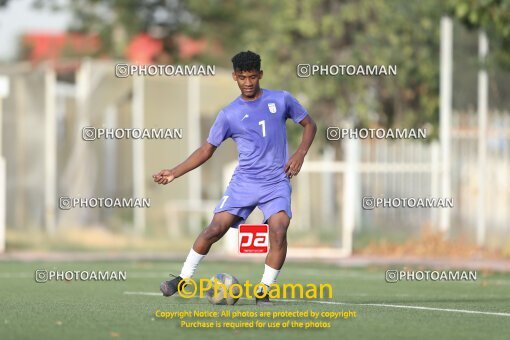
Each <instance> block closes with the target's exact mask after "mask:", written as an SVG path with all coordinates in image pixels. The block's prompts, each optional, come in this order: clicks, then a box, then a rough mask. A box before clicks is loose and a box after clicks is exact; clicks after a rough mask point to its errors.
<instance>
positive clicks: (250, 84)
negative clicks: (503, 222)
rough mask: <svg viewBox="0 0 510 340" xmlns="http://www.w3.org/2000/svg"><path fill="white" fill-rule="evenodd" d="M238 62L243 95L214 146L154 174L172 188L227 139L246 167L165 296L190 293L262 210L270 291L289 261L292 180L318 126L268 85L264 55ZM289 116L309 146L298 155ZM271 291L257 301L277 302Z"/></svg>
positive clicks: (224, 117) (225, 113)
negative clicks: (200, 271)
mask: <svg viewBox="0 0 510 340" xmlns="http://www.w3.org/2000/svg"><path fill="white" fill-rule="evenodd" d="M232 64H233V67H234V72H233V73H232V78H233V79H234V81H236V82H237V85H238V86H239V89H240V90H241V95H240V96H239V97H237V98H236V99H235V100H234V101H233V102H232V103H230V104H229V105H228V106H227V107H225V108H223V109H222V110H221V111H220V112H219V113H218V116H217V117H216V121H215V122H214V124H213V126H212V128H211V130H210V133H209V137H208V138H207V141H206V142H205V143H204V144H203V145H202V146H201V147H200V148H198V149H197V150H196V151H194V152H193V153H192V154H191V155H190V156H189V157H188V158H187V159H186V160H185V161H184V162H182V163H181V164H179V165H177V166H176V167H174V168H173V169H166V170H161V171H160V172H158V173H157V174H154V175H153V178H154V181H155V182H157V183H159V184H168V183H170V182H172V181H173V180H174V179H176V178H178V177H180V176H182V175H184V174H185V173H187V172H188V171H191V170H193V169H195V168H196V167H198V166H200V165H202V164H203V163H205V162H206V161H207V160H208V159H209V158H210V157H211V156H212V155H213V153H214V151H215V150H216V148H217V147H218V146H220V144H221V143H222V142H223V141H224V140H225V139H227V138H232V139H233V140H234V141H235V142H236V144H237V149H238V152H239V165H238V166H237V168H236V170H235V172H234V174H233V176H232V179H231V180H230V183H229V185H228V187H227V189H226V192H225V194H224V196H223V197H222V198H221V199H220V201H219V203H218V205H217V206H216V208H215V210H214V217H213V219H212V221H211V223H210V224H209V226H208V227H207V228H205V229H204V230H203V231H202V232H201V233H200V235H198V237H197V239H196V241H195V243H194V244H193V247H192V248H191V250H190V252H189V254H188V257H187V258H186V261H185V262H184V265H183V267H182V271H181V273H180V275H179V276H177V277H175V278H174V279H172V280H170V281H164V282H163V283H161V287H160V289H161V292H162V293H163V295H164V296H171V295H173V294H175V293H176V292H177V290H178V289H179V288H182V287H179V283H180V282H181V281H182V280H184V279H187V278H191V277H192V276H193V274H194V272H195V270H196V268H197V266H198V264H199V263H200V261H201V260H202V259H203V258H204V257H205V256H206V255H207V253H208V252H209V249H210V248H211V246H212V244H213V243H215V242H216V241H218V240H219V239H220V238H222V237H223V235H224V234H225V233H226V232H227V230H228V229H229V228H232V227H237V226H238V225H239V224H240V223H242V222H243V221H245V220H246V219H247V218H248V216H249V215H250V214H251V212H252V211H253V210H254V209H255V207H259V208H260V210H262V213H263V214H264V223H267V224H268V225H269V252H268V254H267V257H266V263H265V270H264V274H263V275H262V279H261V283H263V284H265V285H266V286H268V287H269V286H270V285H271V284H273V283H275V282H276V279H277V277H278V274H279V273H280V269H281V268H282V266H283V263H284V262H285V257H286V254H287V228H288V227H289V223H290V219H291V217H292V212H291V205H290V202H291V197H290V196H291V191H292V189H291V185H290V179H291V178H292V177H293V176H296V175H297V174H298V173H299V171H300V169H301V166H302V165H303V161H304V158H305V155H306V154H307V152H308V149H309V148H310V145H311V144H312V142H313V139H314V137H315V132H316V131H317V127H316V125H315V122H314V121H313V120H312V118H311V117H310V116H309V115H308V113H307V111H306V110H305V109H304V108H303V106H301V104H300V103H299V102H298V101H297V100H296V99H295V98H294V97H293V96H292V95H291V94H290V93H288V92H286V91H274V90H268V89H261V88H260V84H259V82H260V79H262V75H263V72H262V70H261V69H260V56H259V55H258V54H256V53H254V52H251V51H247V52H241V53H238V54H237V55H235V56H234V57H233V58H232ZM289 118H290V119H292V120H293V121H294V122H295V123H297V124H300V125H301V126H303V128H304V129H303V135H302V141H301V144H300V145H299V147H298V149H297V151H296V152H295V153H294V154H293V155H292V156H291V157H290V158H289V157H288V150H287V132H286V127H285V121H286V120H287V119H289ZM181 286H183V284H181ZM267 291H268V290H265V292H266V294H265V295H264V296H263V297H261V298H256V303H257V304H270V303H271V302H270V301H269V298H268V294H267ZM259 293H260V292H259ZM257 295H259V294H257ZM261 295H263V294H261Z"/></svg>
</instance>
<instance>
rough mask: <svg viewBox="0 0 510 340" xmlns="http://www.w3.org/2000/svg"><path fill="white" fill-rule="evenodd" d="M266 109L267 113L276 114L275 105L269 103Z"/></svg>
mask: <svg viewBox="0 0 510 340" xmlns="http://www.w3.org/2000/svg"><path fill="white" fill-rule="evenodd" d="M267 107H268V108H269V112H271V113H276V104H275V103H269V104H267Z"/></svg>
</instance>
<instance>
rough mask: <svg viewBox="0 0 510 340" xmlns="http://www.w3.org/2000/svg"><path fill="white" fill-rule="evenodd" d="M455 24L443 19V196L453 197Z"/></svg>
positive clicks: (445, 214) (446, 214)
mask: <svg viewBox="0 0 510 340" xmlns="http://www.w3.org/2000/svg"><path fill="white" fill-rule="evenodd" d="M452 46H453V22H452V19H451V18H449V17H447V16H444V17H442V18H441V51H440V58H441V60H440V86H439V87H440V95H439V97H440V110H439V116H440V140H441V154H442V157H441V168H442V169H441V170H442V171H441V176H442V185H441V188H442V190H441V196H442V197H443V198H447V197H450V196H451V179H450V178H451V174H450V171H451V166H450V149H451V118H452V48H453V47H452ZM439 226H440V229H441V231H442V232H444V233H448V231H449V229H450V209H441V219H440V223H439Z"/></svg>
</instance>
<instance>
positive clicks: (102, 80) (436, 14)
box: [0, 0, 510, 259]
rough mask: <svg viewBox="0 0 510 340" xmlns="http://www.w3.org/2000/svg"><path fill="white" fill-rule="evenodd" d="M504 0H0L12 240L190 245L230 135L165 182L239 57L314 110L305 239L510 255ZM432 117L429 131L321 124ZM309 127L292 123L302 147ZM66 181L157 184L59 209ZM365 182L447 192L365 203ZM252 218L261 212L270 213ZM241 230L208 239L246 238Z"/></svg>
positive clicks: (51, 244) (218, 193) (0, 99)
mask: <svg viewBox="0 0 510 340" xmlns="http://www.w3.org/2000/svg"><path fill="white" fill-rule="evenodd" d="M509 23H510V1H508V0H483V1H482V0H479V1H476V0H458V1H439V0H432V1H406V0H387V1H369V0H358V1H348V0H338V1H334V0H312V1H306V2H305V1H303V2H301V1H277V0H268V1H264V2H261V1H254V0H253V1H252V0H247V1H228V0H227V1H215V0H208V1H198V0H189V1H184V0H141V1H130V0H124V1H121V0H78V1H71V0H59V1H57V0H55V1H51V0H47V1H42V0H40V1H35V0H16V1H14V0H10V1H9V0H0V41H1V44H0V119H1V120H0V122H1V125H0V127H1V128H0V132H1V137H0V142H1V148H0V150H1V156H2V161H1V162H0V165H1V166H0V175H1V176H0V177H1V178H0V184H1V185H0V195H1V198H0V203H1V204H0V247H2V248H1V249H2V251H4V252H6V253H7V254H9V253H13V252H24V251H27V252H30V251H38V252H39V251H129V252H132V251H140V252H159V253H176V254H180V253H182V254H185V252H187V250H189V248H190V246H191V244H192V242H193V240H194V238H195V237H196V235H197V234H198V233H199V232H200V230H201V229H202V228H204V227H205V226H207V224H208V223H209V221H210V219H211V218H212V211H213V208H214V206H215V205H216V204H217V202H219V200H220V199H221V197H222V194H223V192H224V190H225V187H226V185H227V184H228V180H229V178H230V174H231V173H232V171H233V167H235V163H236V159H237V151H236V147H235V144H234V143H233V142H232V141H231V140H229V141H226V142H225V143H224V144H223V145H222V146H221V147H220V148H219V149H218V150H217V151H216V153H215V155H214V157H213V158H212V159H210V160H209V161H208V162H207V163H206V164H205V165H204V166H202V167H201V168H199V169H196V170H194V171H193V172H192V173H189V174H187V175H185V176H184V177H182V178H179V179H178V180H176V181H175V182H173V183H172V184H170V185H167V186H159V185H156V184H155V183H153V181H152V177H151V175H152V174H153V173H156V172H158V171H159V170H161V169H164V168H171V167H173V166H175V165H176V164H178V162H180V161H182V160H184V159H185V158H186V157H187V156H188V155H189V154H190V153H191V152H192V151H194V150H195V149H196V148H197V147H199V146H200V145H201V144H202V143H203V142H204V141H205V139H206V137H207V135H208V131H209V128H210V127H211V125H212V123H213V121H214V119H215V116H216V114H217V113H218V112H219V110H220V109H221V108H222V107H223V106H226V105H227V104H228V103H230V102H231V101H232V100H233V99H235V98H236V97H237V96H238V95H239V90H238V88H237V85H236V84H235V83H234V82H233V81H232V79H231V75H230V74H231V62H230V58H231V57H232V56H233V55H234V54H236V53H238V52H239V51H245V50H252V51H255V52H257V53H258V54H260V55H261V57H262V66H263V70H264V78H263V80H262V86H263V87H267V88H273V89H284V90H287V91H290V92H291V93H293V94H294V96H296V97H297V98H298V99H299V100H300V101H301V102H302V103H303V105H304V106H305V107H306V108H307V109H308V111H309V113H310V114H311V116H312V117H313V118H314V119H315V120H316V122H317V123H318V127H319V130H318V133H317V137H316V139H315V142H314V144H313V146H312V149H311V151H310V152H309V154H308V156H307V159H306V162H305V166H304V168H303V170H302V172H301V173H300V175H299V176H297V177H296V178H294V179H292V183H293V213H294V217H293V219H292V224H291V229H290V233H289V244H290V247H291V249H290V250H289V256H290V257H292V258H298V257H302V258H320V259H336V258H343V257H346V256H351V255H367V256H393V257H395V256H396V257H402V256H411V257H412V256H417V257H446V258H453V257H461V258H480V257H483V258H486V257H488V258H503V257H509V256H510V209H509V207H510V112H509V111H510V25H509ZM118 63H131V64H161V65H188V64H190V65H191V64H197V65H205V64H207V65H215V66H216V74H215V75H214V76H201V77H186V76H173V77H172V76H152V77H151V76H145V77H141V76H132V77H127V78H117V77H116V76H115V65H116V64H118ZM298 64H324V65H327V64H353V65H397V67H398V74H397V76H318V75H316V76H314V77H309V78H300V77H298V76H297V75H296V67H297V65H298ZM86 126H94V127H98V128H99V127H107V128H132V127H145V128H182V129H183V138H182V139H175V140H132V139H123V140H97V141H92V142H90V141H89V142H87V141H84V140H83V139H82V128H83V127H86ZM330 126H337V127H342V128H344V127H345V128H384V129H388V128H421V129H427V135H428V138H427V139H426V140H381V139H365V140H355V139H342V140H338V141H328V140H327V139H326V129H327V128H328V127H330ZM301 131H302V130H301V128H300V127H299V126H298V125H295V124H293V123H292V122H289V124H288V135H289V140H290V151H291V152H292V151H293V150H295V149H296V147H297V145H298V144H299V142H300V137H301ZM60 196H70V197H113V198H115V197H147V198H150V199H151V206H150V208H147V209H122V208H111V209H106V208H104V209H100V208H88V209H87V208H75V209H72V210H60V209H59V207H58V200H59V197H60ZM363 196H374V197H383V196H384V197H452V198H453V200H454V207H453V208H451V209H425V208H415V209H409V208H407V209H406V208H398V209H388V208H387V209H383V208H379V209H375V210H368V211H365V210H363V209H362V207H361V198H362V197H363ZM250 222H254V223H258V222H261V214H260V212H256V213H254V214H253V216H252V217H251V218H250ZM235 246H236V238H235V235H233V234H232V235H229V236H228V237H226V238H225V239H224V240H221V241H220V243H219V246H216V247H215V248H213V249H214V250H213V252H215V253H217V254H220V253H221V254H226V255H227V256H228V255H229V254H230V255H232V256H240V255H237V254H236V248H235Z"/></svg>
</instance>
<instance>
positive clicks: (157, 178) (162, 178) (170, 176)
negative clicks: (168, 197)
mask: <svg viewBox="0 0 510 340" xmlns="http://www.w3.org/2000/svg"><path fill="white" fill-rule="evenodd" d="M152 178H154V182H156V183H158V184H163V185H165V184H168V183H170V182H172V181H173V180H174V179H175V175H174V173H173V172H172V170H169V169H164V170H161V171H160V172H158V173H156V174H154V175H152Z"/></svg>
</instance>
